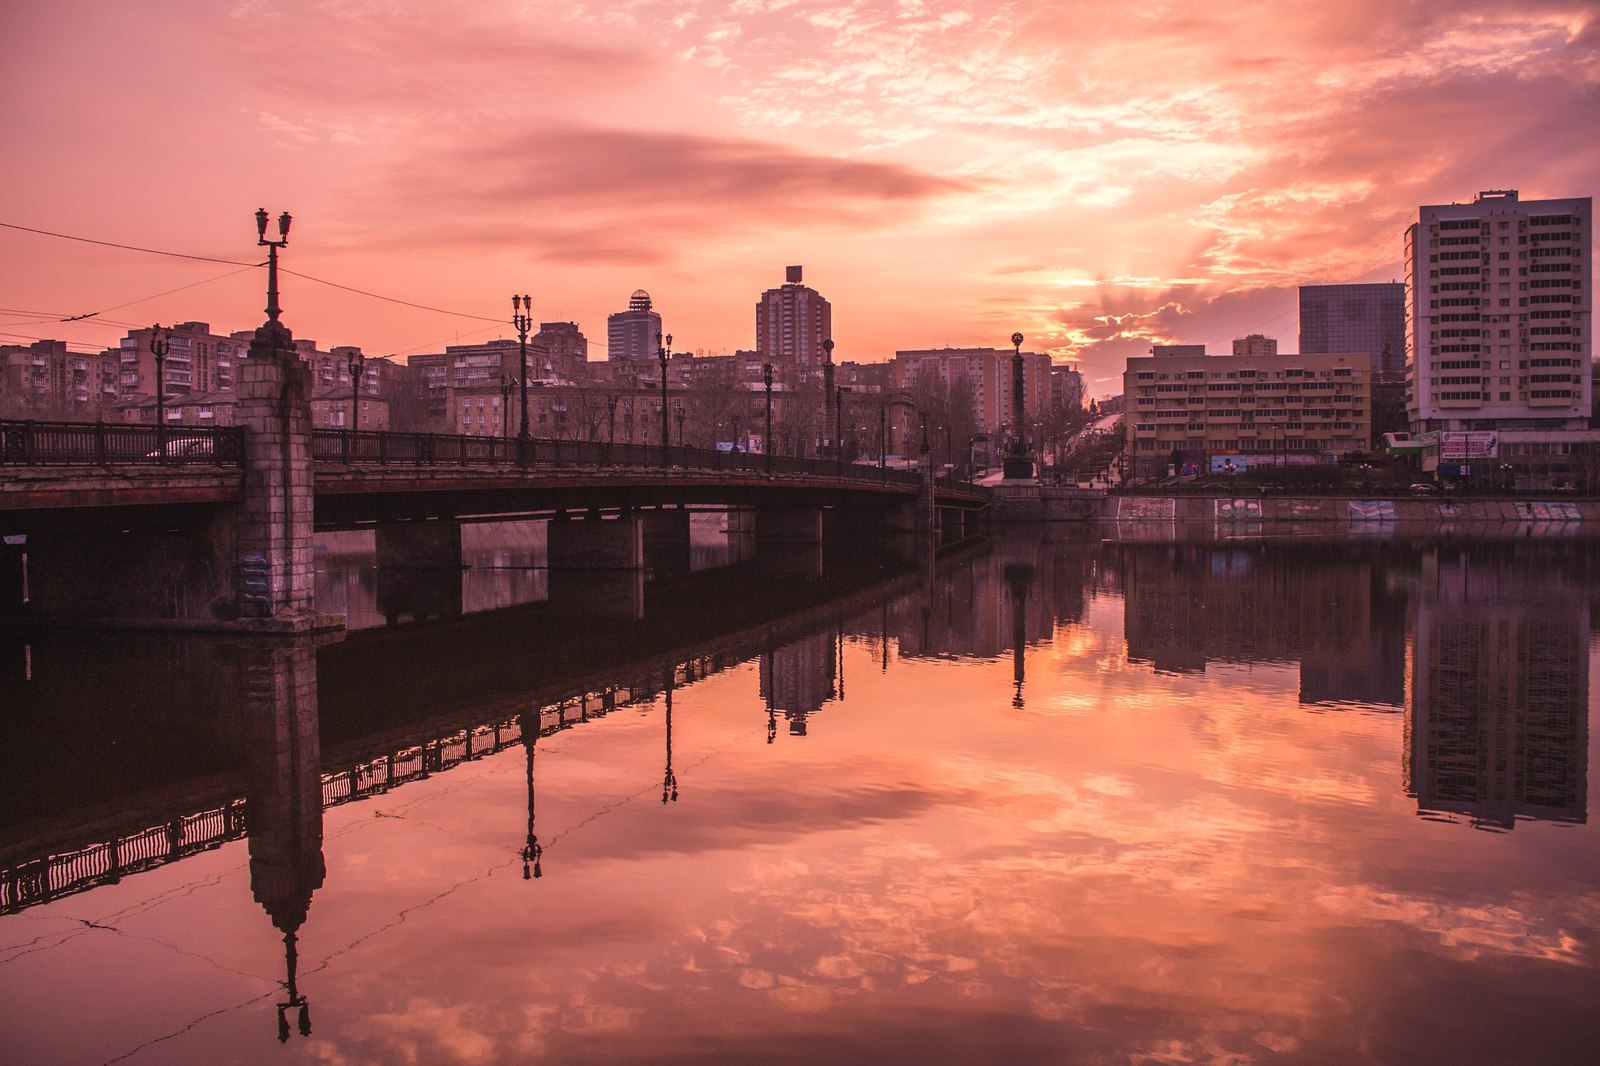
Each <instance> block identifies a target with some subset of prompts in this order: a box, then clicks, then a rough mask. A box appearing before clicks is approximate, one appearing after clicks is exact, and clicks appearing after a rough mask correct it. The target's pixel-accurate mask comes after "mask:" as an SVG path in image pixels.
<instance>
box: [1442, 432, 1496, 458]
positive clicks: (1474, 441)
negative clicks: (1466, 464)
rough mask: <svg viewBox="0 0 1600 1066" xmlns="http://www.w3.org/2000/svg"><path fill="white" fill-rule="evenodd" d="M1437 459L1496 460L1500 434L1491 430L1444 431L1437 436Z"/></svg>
mask: <svg viewBox="0 0 1600 1066" xmlns="http://www.w3.org/2000/svg"><path fill="white" fill-rule="evenodd" d="M1439 458H1440V459H1441V460H1445V459H1498V458H1500V434H1499V433H1497V432H1495V431H1494V430H1492V429H1469V430H1445V431H1444V432H1442V433H1440V434H1439Z"/></svg>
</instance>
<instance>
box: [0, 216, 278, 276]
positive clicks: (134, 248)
mask: <svg viewBox="0 0 1600 1066" xmlns="http://www.w3.org/2000/svg"><path fill="white" fill-rule="evenodd" d="M0 228H5V229H14V230H20V231H21V232H23V233H37V234H39V235H40V236H42V237H58V238H60V239H61V240H64V241H80V242H82V243H84V244H98V245H100V246H102V247H105V248H121V249H123V250H124V251H128V252H144V253H146V254H148V255H166V256H171V257H172V258H174V259H197V260H199V261H200V262H202V263H222V264H224V265H226V266H237V267H248V266H254V265H255V264H254V263H241V262H239V261H237V260H234V259H217V258H214V257H212V256H209V255H189V254H188V253H186V252H169V251H165V250H164V249H161V248H143V247H140V246H139V245H137V244H118V243H117V242H116V241H101V240H96V239H94V238H93V237H75V236H73V235H72V234H70V233H56V232H54V231H52V230H47V229H35V228H34V227H32V226H19V225H17V224H16V223H14V222H0Z"/></svg>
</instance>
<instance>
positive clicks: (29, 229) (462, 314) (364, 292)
mask: <svg viewBox="0 0 1600 1066" xmlns="http://www.w3.org/2000/svg"><path fill="white" fill-rule="evenodd" d="M0 228H4V229H10V230H16V231H18V232H21V233H33V234H38V235H39V236H43V237H55V238H57V239H59V240H66V241H77V242H80V243H83V244H94V245H99V246H101V247H105V248H120V249H122V250H124V251H130V252H141V253H144V254H147V255H162V256H169V257H171V258H175V259H190V260H196V261H199V262H205V263H221V264H224V265H226V266H235V267H240V268H241V270H251V269H256V268H258V267H260V266H263V265H264V264H262V263H243V262H239V261H238V260H234V259H218V258H216V257H214V256H206V255H192V254H189V253H187V252H173V251H169V250H167V249H164V248H146V247H144V246H142V245H136V244H124V243H121V242H119V241H105V240H99V239H97V238H94V237H80V236H77V235H75V234H71V233H58V232H56V231H54V230H47V229H40V228H38V227H35V226H23V225H18V224H17V223H14V222H0ZM279 269H280V270H281V271H282V272H283V273H285V274H288V275H291V276H293V277H297V278H301V279H303V280H305V281H310V282H314V283H316V284H318V285H326V286H328V287H329V288H334V289H340V290H342V291H344V292H350V293H354V294H356V295H358V296H365V297H367V298H368V299H373V300H382V301H384V302H386V303H392V304H397V305H399V306H402V307H412V308H415V309H417V310H419V311H428V312H430V313H432V314H439V315H450V316H452V317H455V318H469V319H473V320H475V321H478V322H494V323H497V324H498V323H500V322H501V320H500V319H498V318H492V317H490V316H487V315H478V314H471V313H469V312H466V311H452V310H450V309H449V308H445V307H434V306H432V305H430V304H423V303H417V302H415V301H413V300H402V299H400V298H399V297H395V296H385V295H383V294H382V293H377V292H372V291H371V290H369V289H360V288H356V287H355V286H353V285H345V284H342V283H340V282H337V281H329V280H328V279H327V278H319V277H316V276H315V275H312V274H305V273H302V272H300V271H298V270H290V269H288V268H286V267H279ZM238 272H240V271H235V272H233V273H238ZM231 276H232V273H229V274H223V275H219V276H218V277H216V278H208V279H206V280H205V281H198V282H193V283H191V284H189V285H184V286H179V287H178V288H176V289H170V290H168V291H167V292H163V293H157V294H156V295H155V296H148V297H144V298H143V300H133V301H129V302H128V303H123V304H117V305H115V306H113V307H108V308H103V309H102V310H101V311H97V312H90V313H88V314H84V315H73V316H60V317H51V318H40V319H38V321H41V322H43V321H56V322H71V321H82V320H85V319H88V318H92V317H95V316H98V315H99V314H102V313H104V312H105V311H113V310H117V309H118V308H121V307H128V306H131V305H132V304H135V303H142V302H144V300H154V299H158V298H159V297H161V296H167V295H171V293H174V292H181V291H183V289H187V288H193V287H195V286H196V285H204V284H207V283H209V282H211V281H219V280H221V279H222V278H226V277H231ZM11 324H12V325H31V324H32V323H20V322H19V323H11ZM415 350H416V349H415V348H412V349H408V351H415Z"/></svg>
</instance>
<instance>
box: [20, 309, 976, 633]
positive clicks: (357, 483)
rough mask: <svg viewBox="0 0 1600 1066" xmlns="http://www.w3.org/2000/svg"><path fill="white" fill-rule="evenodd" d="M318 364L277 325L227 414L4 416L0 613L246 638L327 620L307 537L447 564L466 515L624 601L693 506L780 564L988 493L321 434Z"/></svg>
mask: <svg viewBox="0 0 1600 1066" xmlns="http://www.w3.org/2000/svg"><path fill="white" fill-rule="evenodd" d="M310 392H311V386H310V379H309V370H308V369H307V368H306V367H305V366H304V365H303V364H302V363H301V362H300V360H299V359H298V357H297V355H296V354H295V352H294V349H293V343H292V340H291V338H290V336H289V332H288V330H287V329H285V328H284V327H283V326H282V325H281V324H280V323H278V322H276V321H269V322H268V323H266V324H265V325H263V326H262V327H261V329H260V330H258V331H257V332H256V336H255V339H254V341H253V342H252V344H251V349H250V355H249V357H248V358H246V359H245V360H243V362H242V364H241V368H240V383H239V404H238V410H239V419H240V423H241V424H240V425H239V426H236V427H226V428H221V427H219V428H192V427H187V426H184V427H175V426H169V427H164V428H161V427H155V426H117V425H105V424H96V423H32V422H10V423H0V536H3V537H4V538H5V539H4V545H5V546H4V547H3V548H0V553H3V555H0V611H5V610H7V609H8V608H9V609H10V610H13V611H14V610H16V609H17V606H18V605H20V604H24V603H25V604H26V605H27V613H28V614H29V615H30V616H31V617H35V618H40V619H45V620H53V621H76V622H80V623H102V624H128V623H133V624H148V625H169V626H179V627H184V628H199V629H207V628H212V629H241V630H248V631H255V632H311V631H319V630H326V629H333V628H338V627H340V626H341V625H342V620H341V619H340V618H339V617H338V616H330V615H327V614H323V613H321V612H319V611H318V610H317V605H316V602H315V591H314V583H313V575H314V560H313V555H312V551H313V536H314V534H315V533H316V532H317V531H321V530H334V529H356V528H371V529H372V530H373V531H374V536H375V542H376V548H377V554H378V561H379V566H380V568H391V569H392V568H408V567H410V568H430V569H450V568H455V569H459V568H460V564H461V547H460V546H461V536H460V526H461V523H462V522H468V521H484V520H489V519H500V518H539V519H548V520H549V521H550V537H549V566H550V568H551V573H552V577H553V578H554V576H555V575H556V574H558V573H559V574H561V575H563V580H562V581H561V582H559V583H558V582H556V581H554V580H553V581H552V595H555V594H556V592H557V591H558V590H557V585H558V584H559V585H560V586H561V588H560V590H559V591H560V592H561V594H562V595H563V597H564V598H565V601H566V602H567V603H569V604H570V605H571V606H572V607H573V608H574V609H579V608H582V607H584V606H585V605H599V606H601V608H602V609H605V610H608V611H621V612H624V613H625V612H627V611H628V610H629V609H630V605H631V604H632V603H634V602H635V601H636V600H637V598H638V596H637V592H638V589H639V588H640V586H641V585H642V581H643V575H644V574H645V573H646V572H651V571H654V572H668V573H671V572H676V571H678V570H680V569H687V567H688V553H689V515H690V512H691V510H694V509H718V510H727V511H728V513H729V525H730V530H731V532H732V533H733V535H736V536H745V537H748V538H750V541H751V543H752V544H753V545H754V546H755V554H756V555H757V556H758V557H760V558H764V559H766V560H767V561H768V562H770V563H772V564H773V565H776V566H780V567H784V568H788V569H795V568H799V569H808V568H815V567H818V566H820V563H821V552H822V545H823V544H824V542H825V539H832V538H836V537H839V538H843V537H862V536H871V537H886V536H899V535H911V536H916V535H922V536H925V537H926V536H936V535H937V534H938V532H939V530H940V529H941V527H945V526H949V525H952V524H954V525H955V526H956V528H957V529H958V530H959V531H961V532H968V531H971V530H972V529H975V527H976V522H977V521H978V520H979V519H980V518H981V517H982V515H983V514H984V512H985V510H986V508H987V506H988V504H989V493H988V491H987V490H985V489H983V488H981V487H976V486H972V485H969V484H965V483H961V482H955V481H952V480H949V479H936V478H934V477H933V476H932V474H931V470H930V469H929V468H928V467H925V469H924V472H922V473H917V472H907V471H895V470H885V469H882V468H879V467H872V466H863V465H859V464H847V463H839V462H834V461H830V460H805V459H794V458H787V457H777V456H764V455H746V454H733V455H729V454H726V453H721V452H716V451H707V450H702V449H694V448H681V447H680V448H670V447H669V448H660V447H645V446H639V445H611V444H606V443H600V442H581V443H580V442H572V441H549V440H532V439H516V438H509V439H502V438H483V437H459V436H446V435H428V434H404V433H352V432H347V431H339V430H332V431H323V430H313V429H312V427H311V408H310Z"/></svg>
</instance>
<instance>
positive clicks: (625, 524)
mask: <svg viewBox="0 0 1600 1066" xmlns="http://www.w3.org/2000/svg"><path fill="white" fill-rule="evenodd" d="M549 567H550V605H551V606H552V607H553V608H555V609H556V610H557V611H560V612H563V613H566V614H570V615H574V616H581V617H585V618H612V619H618V618H620V619H624V620H631V621H638V620H639V619H642V618H643V617H644V523H643V522H642V521H641V520H640V518H639V516H638V515H637V514H624V515H622V516H621V517H619V518H601V517H600V515H598V514H596V513H593V512H591V513H590V514H588V515H587V516H585V517H582V518H574V517H572V516H570V515H567V514H559V515H557V516H556V517H554V518H552V519H551V520H550V536H549Z"/></svg>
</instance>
